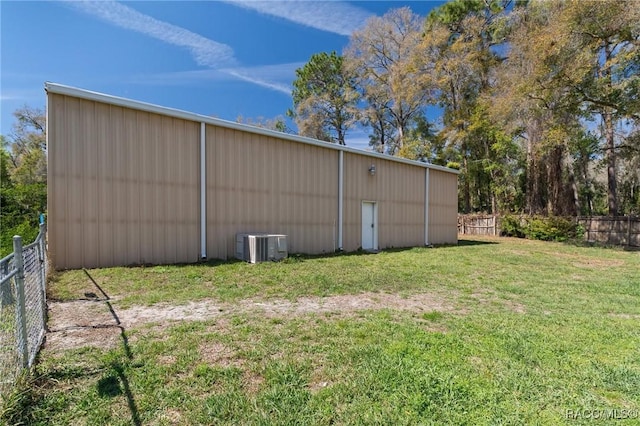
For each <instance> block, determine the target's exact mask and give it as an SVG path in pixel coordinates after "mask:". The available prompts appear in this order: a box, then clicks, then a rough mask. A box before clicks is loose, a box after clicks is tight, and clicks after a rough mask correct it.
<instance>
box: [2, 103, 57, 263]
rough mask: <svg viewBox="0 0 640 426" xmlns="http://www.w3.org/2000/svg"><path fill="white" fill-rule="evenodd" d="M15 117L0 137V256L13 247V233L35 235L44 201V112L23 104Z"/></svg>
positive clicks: (27, 240)
mask: <svg viewBox="0 0 640 426" xmlns="http://www.w3.org/2000/svg"><path fill="white" fill-rule="evenodd" d="M14 116H15V117H16V122H15V124H14V127H13V133H12V135H11V137H10V138H5V137H0V138H1V144H0V220H1V222H2V223H1V226H0V257H3V256H5V255H6V254H8V253H10V252H11V251H12V250H13V243H12V237H13V235H20V236H22V237H23V239H24V241H25V242H29V241H31V240H33V239H34V238H35V237H36V235H37V234H38V216H39V213H44V212H45V209H46V202H47V167H46V135H45V129H46V128H45V115H44V113H43V112H42V111H41V110H38V109H33V108H29V107H24V108H21V109H19V110H16V111H15V112H14Z"/></svg>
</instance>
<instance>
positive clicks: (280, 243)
mask: <svg viewBox="0 0 640 426" xmlns="http://www.w3.org/2000/svg"><path fill="white" fill-rule="evenodd" d="M288 254H289V253H288V243H287V236H286V235H280V234H237V235H236V258H237V259H240V260H245V261H247V262H250V263H258V262H265V261H267V260H280V259H284V258H285V257H287V256H288Z"/></svg>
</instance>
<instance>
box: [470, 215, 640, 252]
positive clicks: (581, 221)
mask: <svg viewBox="0 0 640 426" xmlns="http://www.w3.org/2000/svg"><path fill="white" fill-rule="evenodd" d="M574 220H575V221H576V222H577V224H578V225H580V226H582V228H583V229H584V240H585V241H588V242H593V243H599V244H607V245H619V246H628V247H640V217H635V216H615V217H610V216H590V217H589V216H579V217H576V218H574ZM501 225H502V221H501V217H500V216H498V215H458V233H459V234H461V235H501V234H502V228H501Z"/></svg>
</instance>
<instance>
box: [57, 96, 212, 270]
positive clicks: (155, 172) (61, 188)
mask: <svg viewBox="0 0 640 426" xmlns="http://www.w3.org/2000/svg"><path fill="white" fill-rule="evenodd" d="M48 102H49V111H48V118H49V132H50V133H49V141H50V143H49V145H48V156H49V169H48V174H49V176H48V185H49V189H48V220H49V255H50V256H51V258H52V260H53V264H54V265H55V267H57V268H61V269H66V268H80V267H96V266H112V265H128V264H144V263H179V262H195V261H197V260H198V258H199V257H198V245H197V242H198V241H199V240H198V239H199V232H200V228H199V208H198V200H199V189H198V188H199V167H198V164H199V162H198V157H199V146H200V145H199V124H198V123H194V122H189V121H186V120H180V119H176V118H172V117H166V116H161V115H157V114H151V113H147V112H142V111H135V110H132V109H127V108H122V107H118V106H113V105H106V104H103V103H98V102H93V101H89V100H82V99H77V98H73V97H68V96H63V95H57V94H49V101H48ZM194 242H195V243H194Z"/></svg>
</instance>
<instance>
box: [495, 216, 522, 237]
mask: <svg viewBox="0 0 640 426" xmlns="http://www.w3.org/2000/svg"><path fill="white" fill-rule="evenodd" d="M500 232H501V235H502V236H504V237H518V238H524V236H525V234H524V226H523V223H522V218H521V217H520V216H513V215H506V216H503V217H502V218H501V219H500Z"/></svg>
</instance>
